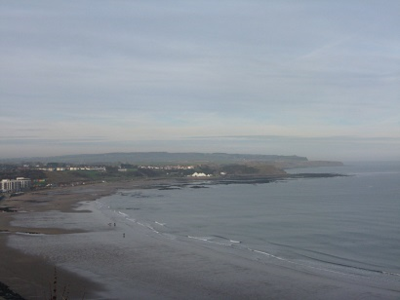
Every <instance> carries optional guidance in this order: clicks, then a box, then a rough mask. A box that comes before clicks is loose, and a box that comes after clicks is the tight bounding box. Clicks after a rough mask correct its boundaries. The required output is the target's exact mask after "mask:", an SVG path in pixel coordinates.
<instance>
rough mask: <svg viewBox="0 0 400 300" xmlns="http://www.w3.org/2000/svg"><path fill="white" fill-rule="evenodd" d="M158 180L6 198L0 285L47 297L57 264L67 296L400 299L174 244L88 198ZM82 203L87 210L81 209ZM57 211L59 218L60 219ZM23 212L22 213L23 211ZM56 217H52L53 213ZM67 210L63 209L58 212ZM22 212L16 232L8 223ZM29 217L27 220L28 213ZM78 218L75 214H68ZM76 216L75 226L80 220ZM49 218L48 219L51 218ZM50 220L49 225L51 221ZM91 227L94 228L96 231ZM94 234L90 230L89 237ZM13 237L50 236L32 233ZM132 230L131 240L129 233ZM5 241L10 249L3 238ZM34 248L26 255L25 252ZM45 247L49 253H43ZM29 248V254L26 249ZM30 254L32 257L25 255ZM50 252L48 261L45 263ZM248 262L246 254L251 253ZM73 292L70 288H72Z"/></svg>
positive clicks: (216, 250) (391, 292)
mask: <svg viewBox="0 0 400 300" xmlns="http://www.w3.org/2000/svg"><path fill="white" fill-rule="evenodd" d="M148 184H154V182H142V183H138V182H133V183H132V182H131V183H119V184H114V185H113V184H104V185H93V186H85V187H75V188H65V189H54V190H50V191H47V192H43V193H39V194H35V193H32V194H27V195H24V196H21V197H18V198H15V199H11V200H7V201H4V202H2V204H3V205H6V204H7V205H9V206H13V207H15V208H16V209H18V210H19V211H20V212H19V213H3V214H2V216H3V215H5V218H1V221H0V230H8V232H9V233H4V234H2V235H0V251H1V252H0V255H3V256H2V257H7V259H5V260H2V261H1V263H0V267H1V269H2V270H5V272H2V273H1V274H0V281H2V282H4V283H6V284H7V285H9V286H10V287H11V288H12V289H13V290H14V291H16V292H18V293H20V294H21V295H22V296H24V297H25V298H26V299H44V297H43V293H44V292H47V291H48V287H49V282H51V281H52V278H53V273H54V265H55V264H57V266H58V267H57V272H58V278H59V281H60V286H63V285H69V286H70V295H71V296H70V298H69V299H81V298H82V293H83V292H85V299H399V297H400V288H396V283H392V282H375V281H374V279H373V278H367V277H366V278H362V277H355V276H344V275H343V274H335V273H333V272H325V271H321V270H313V269H310V268H304V267H301V266H296V265H290V264H285V263H281V262H280V261H277V260H275V259H273V258H271V259H259V254H257V253H253V254H251V255H250V258H249V257H244V256H241V255H238V253H237V252H235V251H234V250H232V249H231V248H229V247H215V246H211V245H205V244H204V243H201V242H196V241H187V240H176V239H168V238H165V237H164V236H160V235H158V234H157V233H154V232H152V231H151V230H148V229H147V228H145V227H140V226H136V227H134V230H132V228H131V227H130V230H129V228H127V227H126V226H125V227H124V224H123V223H122V222H121V223H119V222H118V224H117V226H116V227H114V226H108V225H107V222H110V221H112V220H110V219H104V216H103V215H101V214H100V212H99V211H96V210H92V212H89V210H90V207H91V206H90V205H91V203H92V202H90V201H92V200H95V199H98V198H100V197H102V196H106V195H110V194H113V193H114V192H115V191H116V190H118V189H133V188H140V187H143V186H144V185H148ZM82 201H85V203H86V204H84V207H85V208H86V209H85V210H79V211H76V210H75V208H77V207H78V202H82ZM54 210H57V211H59V212H60V213H58V212H57V211H54ZM23 211H26V212H23ZM53 211H54V213H53ZM62 212H63V213H62ZM16 214H19V216H20V217H23V218H20V217H17V218H15V221H13V224H14V226H10V225H9V223H8V221H10V220H11V218H12V217H13V216H14V215H16ZM43 214H47V215H46V216H52V217H53V218H61V217H63V216H64V217H65V215H66V214H67V216H68V214H70V216H71V220H72V219H73V220H72V221H71V223H74V222H75V223H74V224H79V220H86V221H87V222H88V224H91V226H93V227H92V228H91V227H88V226H82V228H79V226H78V227H76V226H71V227H70V229H65V228H64V229H59V228H48V227H39V228H31V227H30V226H19V225H21V224H29V220H30V219H32V220H33V221H34V219H35V218H36V216H37V215H39V216H43ZM27 216H28V217H29V218H26V217H27ZM73 216H74V218H72V217H73ZM77 220H78V221H77ZM50 221H51V220H50ZM51 224H53V223H51ZM93 228H95V229H93ZM89 230H90V232H89ZM16 232H30V233H33V232H34V233H44V234H45V235H43V236H37V237H35V238H34V240H32V238H33V237H32V236H24V235H21V234H16ZM125 233H126V236H125ZM8 237H12V238H10V239H9V240H8V245H9V246H11V247H7V246H5V245H6V242H7V241H6V240H7V238H8ZM30 246H31V248H30V249H28V248H29V247H30ZM46 248H51V251H47V249H46ZM15 249H27V251H26V252H29V253H30V254H29V255H28V254H26V253H23V252H21V251H20V250H15ZM28 250H29V251H28ZM42 253H51V254H52V257H43V256H41V254H42ZM247 256H248V255H247ZM72 288H73V289H74V290H73V291H72Z"/></svg>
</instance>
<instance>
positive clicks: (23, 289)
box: [0, 182, 144, 299]
mask: <svg viewBox="0 0 400 300" xmlns="http://www.w3.org/2000/svg"><path fill="white" fill-rule="evenodd" d="M138 184H140V183H138V182H134V183H132V182H119V183H102V184H95V185H86V186H75V187H64V188H54V189H50V190H42V191H36V192H31V193H26V194H24V195H21V196H18V197H13V198H7V199H4V200H2V201H1V202H0V205H1V206H2V207H8V208H10V209H11V210H15V211H16V212H2V213H0V214H1V218H0V232H1V234H0V256H1V257H3V258H6V259H2V260H0V269H1V270H2V272H0V282H3V283H4V284H6V285H8V286H9V287H10V288H11V289H12V290H13V291H14V292H17V293H18V294H20V295H21V296H23V297H24V298H26V299H44V296H45V295H49V294H50V290H51V288H52V287H53V280H54V273H55V270H56V272H57V281H58V284H57V285H58V286H59V288H60V289H63V288H64V287H68V291H69V294H70V297H72V298H74V297H77V298H79V299H81V298H82V296H83V295H85V299H91V298H92V297H95V296H94V295H95V294H96V293H95V292H97V291H101V290H102V288H101V286H100V285H98V284H95V283H94V282H92V281H90V280H88V279H87V278H83V277H82V276H78V275H77V274H74V273H72V272H68V271H66V270H64V269H61V268H57V269H55V265H54V264H53V263H52V262H50V261H48V259H46V258H44V257H41V256H37V255H30V254H28V253H27V252H22V251H19V250H16V249H12V248H10V247H8V246H7V239H8V237H9V236H10V235H15V234H21V233H22V234H33V235H35V234H48V235H59V234H68V233H72V232H83V231H84V230H83V229H82V230H65V229H63V228H60V227H59V228H51V227H46V228H43V227H42V228H31V227H21V226H12V225H10V222H11V221H12V220H13V219H14V217H15V216H16V215H18V214H28V215H29V214H30V213H33V212H45V211H59V212H67V213H73V212H76V211H75V208H76V207H78V206H79V202H81V201H92V200H95V199H98V198H101V197H103V196H106V195H110V194H113V193H114V192H115V191H116V190H118V189H120V188H128V187H132V188H134V187H135V186H136V185H138ZM141 184H144V182H141Z"/></svg>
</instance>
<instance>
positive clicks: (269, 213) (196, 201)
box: [10, 162, 400, 299]
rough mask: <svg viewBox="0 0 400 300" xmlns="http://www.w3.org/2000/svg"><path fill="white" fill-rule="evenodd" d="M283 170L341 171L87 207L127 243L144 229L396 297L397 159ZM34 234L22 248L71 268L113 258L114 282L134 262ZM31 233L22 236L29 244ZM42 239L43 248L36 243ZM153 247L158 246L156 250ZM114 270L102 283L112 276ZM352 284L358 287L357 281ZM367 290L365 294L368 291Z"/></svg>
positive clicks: (19, 243) (14, 241)
mask: <svg viewBox="0 0 400 300" xmlns="http://www.w3.org/2000/svg"><path fill="white" fill-rule="evenodd" d="M291 172H296V173H298V172H308V173H310V172H334V173H341V174H348V175H350V176H341V177H334V178H305V179H290V180H281V181H276V182H271V183H267V184H229V185H223V184H219V185H215V184H213V183H212V182H207V181H198V182H195V183H193V184H190V185H186V186H182V185H176V186H160V187H159V188H151V189H142V190H126V191H120V192H118V193H117V194H115V195H112V196H109V197H105V198H102V199H99V200H97V201H96V202H94V203H91V204H89V207H91V209H95V211H94V212H97V214H98V216H100V215H101V216H102V217H100V219H101V218H102V219H103V220H110V222H116V224H117V227H118V228H121V227H122V228H123V231H124V236H125V234H126V237H127V238H125V239H124V242H125V243H132V244H131V247H132V248H130V249H131V250H130V251H133V250H132V249H134V247H138V245H137V244H136V245H135V244H134V243H135V242H136V243H137V240H136V241H135V240H132V241H131V242H130V241H129V240H128V239H129V236H130V233H131V232H134V231H137V230H144V231H145V232H147V233H146V234H147V235H152V236H154V238H156V239H161V240H165V241H168V242H171V241H176V242H182V241H183V242H184V243H185V244H190V245H191V246H193V247H199V248H201V247H203V248H204V247H205V248H212V249H217V250H218V251H221V252H222V253H224V255H226V256H231V257H232V258H234V259H236V258H238V257H240V258H245V259H246V260H248V261H254V260H255V261H258V262H259V263H260V264H263V263H266V262H268V263H269V264H273V265H277V266H281V267H284V268H289V269H297V270H299V269H302V270H304V272H305V273H309V272H316V274H320V276H322V277H324V276H335V277H336V278H340V279H341V280H344V281H345V282H347V281H351V280H353V281H355V282H358V281H360V280H363V281H367V284H366V285H365V286H369V285H370V284H371V285H374V286H378V287H379V288H380V289H382V290H385V291H389V290H390V292H393V293H396V292H395V291H397V296H396V297H399V296H400V291H399V289H398V287H399V286H400V260H399V257H400V231H399V224H400V186H399V182H400V163H399V162H396V163H348V164H346V166H343V167H330V168H315V169H296V170H292V171H291ZM194 186H196V187H198V188H193V187H194ZM166 187H168V188H166ZM200 187H201V188H200ZM78 215H79V214H78ZM92 218H93V217H92ZM20 221H21V220H20ZM38 222H40V221H39V219H38ZM104 222H105V221H104ZM89 223H90V222H88V223H87V224H89ZM90 224H92V223H90ZM89 226H93V225H89ZM121 234H122V233H121ZM104 237H105V236H103V239H104ZM54 238H57V237H53V239H54ZM35 239H36V241H39V243H38V245H35V246H34V247H31V249H34V250H30V251H36V254H38V253H41V254H43V253H47V254H46V255H48V256H49V257H52V259H54V260H56V261H58V262H60V261H61V262H62V265H63V266H66V267H68V268H70V269H73V270H74V271H79V272H80V273H85V272H86V273H90V272H93V273H96V272H97V273H98V272H100V271H99V268H104V270H103V272H104V274H110V272H111V273H112V271H110V269H112V268H113V266H114V267H115V266H116V265H119V266H120V267H119V268H118V272H117V273H116V274H118V275H115V276H119V277H118V278H120V279H121V281H119V283H118V284H119V285H123V283H121V282H122V281H123V279H124V278H125V277H129V275H128V274H129V268H136V267H137V266H136V265H135V266H133V265H132V266H131V267H129V264H125V262H127V261H131V260H129V258H127V257H126V256H125V255H126V254H124V255H122V254H121V253H120V252H118V253H117V254H118V255H120V257H118V255H117V256H116V257H114V258H113V259H112V260H111V261H105V260H103V262H102V265H101V266H99V265H97V266H94V265H91V264H90V263H82V261H81V262H79V263H77V261H74V259H73V258H71V259H69V261H68V259H67V260H66V259H65V258H62V257H63V255H64V254H65V253H66V252H68V250H66V249H65V247H64V248H63V247H60V244H58V243H61V244H64V245H65V243H67V242H68V241H69V243H70V244H72V243H73V241H75V242H74V243H77V244H79V243H80V242H82V243H84V242H83V240H79V239H75V240H74V237H73V235H69V237H68V236H67V237H63V238H62V239H63V241H60V239H59V238H58V242H51V239H52V238H51V237H36V238H35ZM35 239H30V240H31V241H30V243H32V242H34V241H35ZM43 239H46V247H43V246H42V247H41V246H39V244H40V243H43ZM89 239H90V238H89ZM92 239H94V238H93V237H92ZM100 239H101V237H100ZM119 239H121V236H120V235H119ZM92 241H93V240H92ZM25 243H26V242H25ZM10 244H11V245H13V246H16V247H22V248H25V247H27V244H25V246H24V242H23V238H22V237H21V236H20V237H18V236H16V237H11V243H10ZM35 244H36V243H35ZM30 245H32V244H30ZM83 246H84V245H83V244H82V245H81V247H82V248H83ZM87 246H88V247H90V244H88V245H87ZM76 247H79V246H76ZM25 249H26V248H25ZM135 249H136V248H135ZM52 251H53V253H52ZM71 251H72V250H71ZM85 251H91V252H90V253H91V254H90V255H93V256H96V255H98V256H101V255H102V254H101V251H102V250H101V249H99V248H96V249H92V250H85ZM103 251H104V249H103ZM120 251H121V250H120ZM154 251H159V253H160V255H162V254H161V253H162V251H163V250H162V248H157V249H156V250H154ZM55 252H57V253H55ZM65 255H69V256H71V257H72V255H71V254H65ZM128 255H129V254H128ZM131 255H134V254H131ZM182 259H183V260H185V259H186V257H185V258H183V257H182ZM132 260H133V261H134V258H132ZM161 268H162V266H161ZM265 268H268V266H265ZM95 270H97V271H95ZM198 271H199V272H202V270H198ZM191 272H197V271H196V270H192V271H191ZM238 274H240V272H239V273H238ZM118 278H117V279H118ZM117 279H115V281H114V283H111V284H116V282H118V280H117ZM109 284H110V282H109ZM118 284H116V285H118ZM116 285H115V286H114V287H113V288H114V290H115V287H116ZM130 288H131V289H134V288H133V287H129V286H128V283H127V282H126V283H125V286H123V288H121V286H120V287H119V289H120V290H121V289H122V290H124V289H125V290H126V291H128V292H127V293H129V289H130ZM305 289H306V288H305ZM360 289H361V292H360V294H359V295H361V294H362V292H363V291H362V289H363V287H361V288H360ZM339 290H340V289H339ZM310 295H312V294H309V296H310ZM314 296H315V295H314ZM375 297H376V295H375ZM317 298H318V296H317ZM328 298H329V297H328ZM331 298H332V299H335V298H336V297H335V296H333V297H331ZM384 298H385V297H384ZM389 298H390V297H389ZM121 299H123V297H122V298H121ZM337 299H338V298H337ZM366 299H374V296H373V295H371V294H370V295H369V296H366ZM393 299H395V298H393Z"/></svg>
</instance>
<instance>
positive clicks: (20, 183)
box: [1, 177, 32, 192]
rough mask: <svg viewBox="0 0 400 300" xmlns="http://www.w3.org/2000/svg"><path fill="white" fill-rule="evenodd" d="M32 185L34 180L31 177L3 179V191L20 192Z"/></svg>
mask: <svg viewBox="0 0 400 300" xmlns="http://www.w3.org/2000/svg"><path fill="white" fill-rule="evenodd" d="M31 185H32V181H31V180H30V179H29V178H24V177H17V178H16V179H3V180H2V181H1V190H2V191H3V192H18V191H22V190H27V189H29V188H30V187H31Z"/></svg>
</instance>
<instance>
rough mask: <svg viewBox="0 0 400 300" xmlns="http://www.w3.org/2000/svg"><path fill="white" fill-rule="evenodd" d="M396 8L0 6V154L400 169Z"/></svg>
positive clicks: (278, 3) (322, 4) (375, 4)
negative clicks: (256, 158)
mask: <svg viewBox="0 0 400 300" xmlns="http://www.w3.org/2000/svg"><path fill="white" fill-rule="evenodd" d="M399 28H400V1H398V0H383V1H379V0H374V1H372V0H336V1H330V0H326V1H324V0H320V1H317V0H302V1H299V0H293V1H292V0H221V1H215V0H213V1H211V0H196V1H194V0H184V1H183V0H182V1H169V0H143V1H142V0H134V1H133V0H132V1H127V0H114V1H107V0H85V1H80V0H79V1H77V0H69V1H53V0H52V1H42V0H36V1H31V0H25V1H24V0H18V1H7V0H0V158H15V157H32V156H56V155H64V154H83V153H108V152H141V151H169V152H227V153H246V154H247V153H248V154H277V155H299V156H306V157H308V158H309V159H311V160H341V161H348V160H400V31H399Z"/></svg>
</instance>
